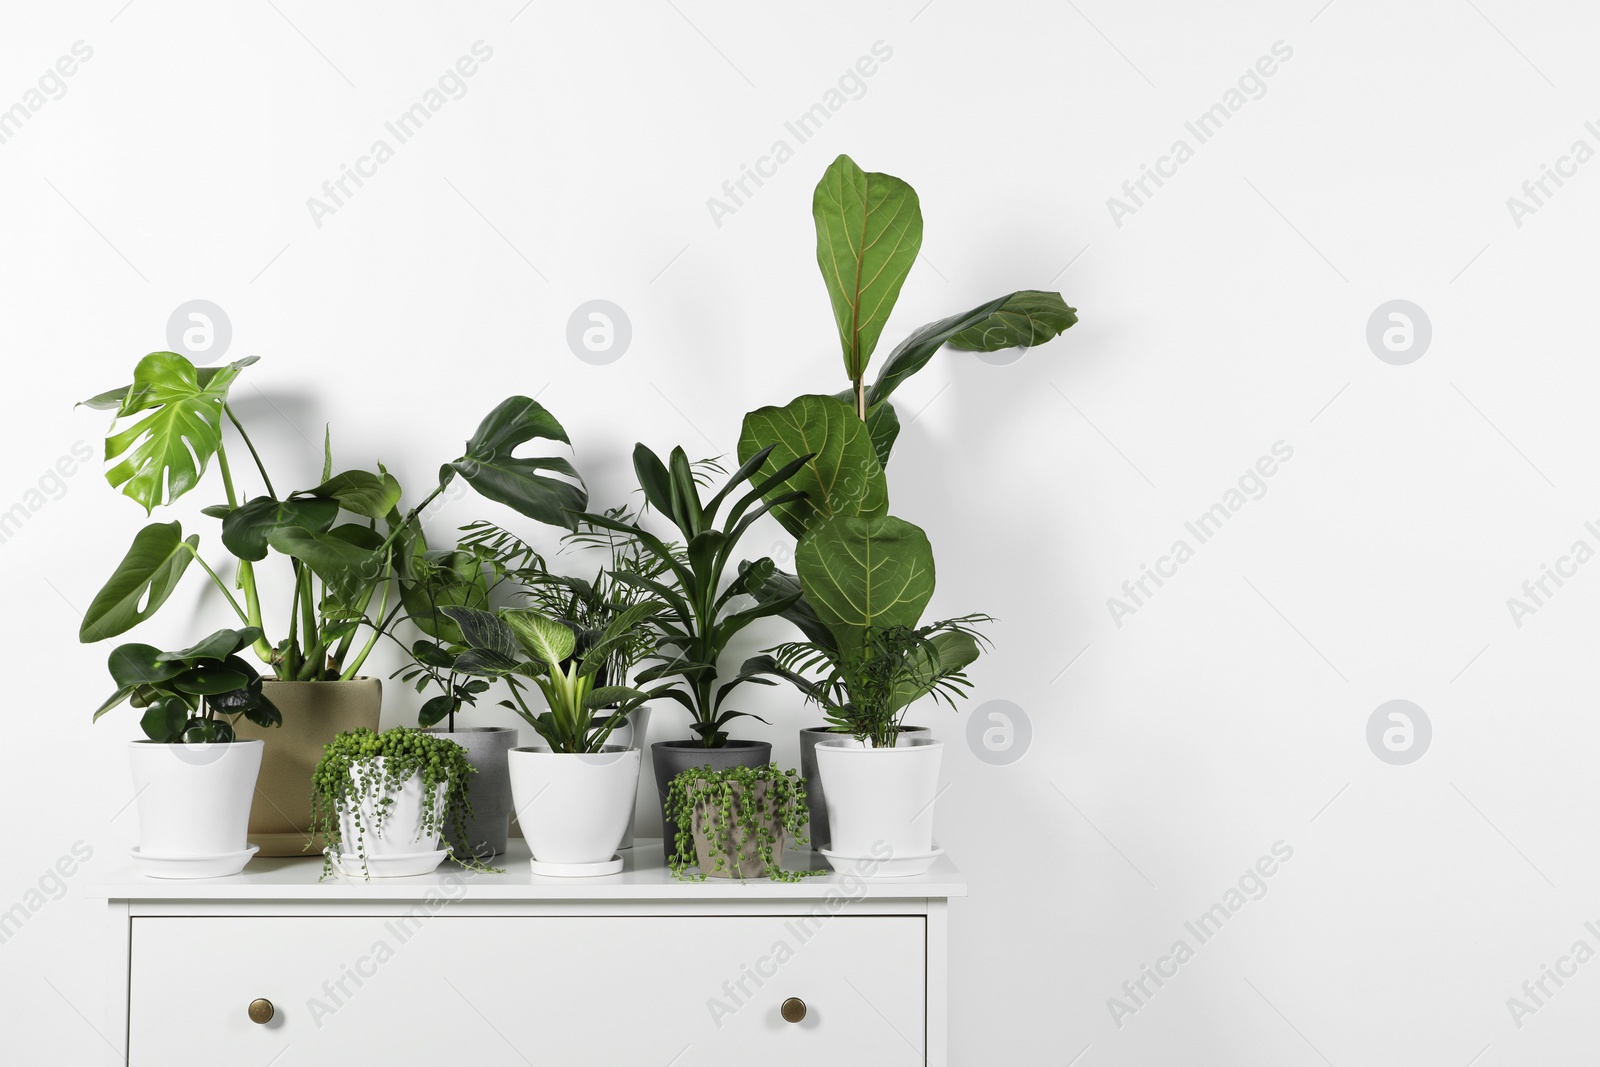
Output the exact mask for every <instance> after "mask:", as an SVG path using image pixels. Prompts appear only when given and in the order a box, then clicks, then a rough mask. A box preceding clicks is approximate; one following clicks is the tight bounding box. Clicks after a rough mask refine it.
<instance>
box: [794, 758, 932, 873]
mask: <svg viewBox="0 0 1600 1067" xmlns="http://www.w3.org/2000/svg"><path fill="white" fill-rule="evenodd" d="M943 755H944V742H943V741H935V740H933V739H932V738H928V737H907V736H903V735H902V736H901V738H900V743H899V744H897V745H896V746H895V747H894V748H868V747H867V746H866V745H864V744H863V743H861V742H860V741H857V740H855V739H854V738H850V737H842V738H838V739H835V740H827V741H823V742H821V743H820V744H818V745H817V773H818V774H819V775H820V776H821V777H822V786H823V793H824V796H825V798H826V800H827V805H828V828H829V830H830V831H831V833H832V835H833V842H832V851H834V852H836V853H838V854H839V855H840V856H852V857H861V856H881V855H882V854H883V849H884V848H885V847H887V848H888V849H889V850H891V854H892V855H896V856H920V855H926V854H928V853H930V852H932V851H933V808H934V800H935V799H937V797H938V795H939V761H940V759H941V758H942V757H943Z"/></svg>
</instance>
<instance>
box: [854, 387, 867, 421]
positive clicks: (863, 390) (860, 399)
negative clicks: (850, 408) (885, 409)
mask: <svg viewBox="0 0 1600 1067" xmlns="http://www.w3.org/2000/svg"><path fill="white" fill-rule="evenodd" d="M855 385H856V415H857V417H858V418H860V419H861V421H862V422H866V421H867V385H866V379H865V378H857V379H856V381H855Z"/></svg>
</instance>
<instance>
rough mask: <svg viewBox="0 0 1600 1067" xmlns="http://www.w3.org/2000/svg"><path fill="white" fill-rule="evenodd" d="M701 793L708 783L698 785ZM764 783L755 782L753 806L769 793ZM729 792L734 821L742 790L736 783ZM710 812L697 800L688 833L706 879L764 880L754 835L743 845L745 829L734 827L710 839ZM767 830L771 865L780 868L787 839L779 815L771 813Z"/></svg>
mask: <svg viewBox="0 0 1600 1067" xmlns="http://www.w3.org/2000/svg"><path fill="white" fill-rule="evenodd" d="M701 788H702V789H709V788H710V786H709V784H707V783H701ZM771 788H772V787H771V785H770V784H769V783H767V782H757V783H756V787H755V796H756V802H757V803H760V802H761V800H762V799H763V798H765V796H766V795H767V792H768V791H769V790H770V789H771ZM728 789H729V792H730V793H732V795H733V801H732V803H733V805H734V810H735V816H734V818H735V820H736V819H737V817H738V816H737V811H738V808H739V805H740V804H741V803H742V801H741V799H740V797H741V794H743V793H744V786H742V785H740V784H739V783H738V782H732V783H729V785H728ZM711 821H712V820H711V811H710V805H709V803H708V802H707V801H704V800H697V801H695V805H694V820H693V825H692V826H691V827H690V829H689V832H690V834H692V835H693V837H694V855H695V864H696V866H698V867H699V868H700V871H701V873H702V874H704V875H705V876H706V877H707V878H737V879H739V880H740V881H741V882H742V881H744V880H745V879H747V878H766V877H767V865H766V863H765V862H763V861H762V859H761V847H760V844H759V842H758V841H757V839H756V836H755V834H754V833H751V834H749V835H748V839H747V840H745V841H744V842H743V843H742V844H741V842H740V838H741V837H745V836H746V835H745V833H744V829H743V827H741V826H738V825H734V826H731V827H729V828H728V829H726V830H723V831H721V832H719V833H716V834H714V835H713V833H712V830H711V826H710V823H711ZM767 829H768V831H769V832H770V833H771V834H772V836H773V838H774V840H773V842H772V865H773V866H774V867H781V866H783V849H784V846H785V845H786V844H787V843H788V842H787V841H786V840H785V838H786V837H787V836H788V835H786V834H785V833H784V830H783V817H782V815H781V814H780V813H778V812H773V814H772V818H771V819H770V820H768V823H767ZM713 840H714V843H715V844H716V855H717V856H719V857H720V858H721V860H722V864H723V865H722V868H721V869H720V870H719V869H718V868H717V860H716V859H715V858H713V852H712V847H711V846H712V844H713Z"/></svg>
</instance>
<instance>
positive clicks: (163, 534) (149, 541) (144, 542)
mask: <svg viewBox="0 0 1600 1067" xmlns="http://www.w3.org/2000/svg"><path fill="white" fill-rule="evenodd" d="M199 544H200V536H199V535H198V534H194V535H192V536H190V537H189V538H188V539H187V540H185V539H184V536H183V527H182V526H181V525H180V524H178V523H176V522H155V523H151V524H150V525H149V526H146V527H145V528H144V529H142V530H140V531H139V532H138V533H137V534H136V535H134V538H133V544H132V545H131V546H130V547H129V548H128V554H127V555H125V556H123V557H122V562H121V563H118V564H117V569H116V570H115V571H113V572H112V574H111V577H110V578H109V579H108V580H107V581H106V584H105V586H104V587H103V588H102V589H101V590H100V592H98V593H96V594H95V596H94V600H92V601H90V603H89V610H88V611H86V612H84V614H83V624H82V625H81V626H79V627H78V640H79V641H82V642H84V643H86V644H87V643H90V642H93V641H103V640H105V639H106V638H108V637H115V636H117V635H118V634H120V633H125V632H126V631H128V630H131V629H132V628H133V627H135V626H137V625H138V624H139V623H141V622H143V621H144V620H146V619H148V618H149V617H150V616H152V615H154V614H155V613H156V609H158V608H160V607H161V605H162V604H165V603H166V602H167V598H168V597H169V596H171V595H172V591H173V589H175V588H177V585H178V579H179V578H181V577H183V572H184V569H185V568H186V567H188V566H189V561H190V560H192V559H194V550H195V548H196V547H197V546H198V545H199Z"/></svg>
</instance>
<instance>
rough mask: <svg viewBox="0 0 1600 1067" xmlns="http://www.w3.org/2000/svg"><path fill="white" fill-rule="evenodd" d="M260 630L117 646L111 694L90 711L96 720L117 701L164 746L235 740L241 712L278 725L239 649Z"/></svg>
mask: <svg viewBox="0 0 1600 1067" xmlns="http://www.w3.org/2000/svg"><path fill="white" fill-rule="evenodd" d="M260 636H261V632H260V631H259V630H256V629H253V628H251V627H245V628H244V629H242V630H218V631H217V632H216V633H214V634H211V635H210V636H209V637H207V638H205V640H203V641H200V642H198V643H196V644H194V645H191V646H190V647H188V648H185V649H180V650H178V651H176V652H162V651H161V650H160V649H158V648H156V647H154V646H153V645H143V644H125V645H118V646H117V647H116V648H115V649H113V650H112V652H111V657H110V659H109V660H108V661H107V664H106V666H107V668H108V669H109V670H110V672H111V680H112V681H113V682H115V683H116V686H117V689H116V692H114V693H112V694H111V695H110V696H109V697H107V698H106V700H105V702H104V703H102V704H101V705H100V707H99V708H97V709H96V710H95V713H94V717H95V721H96V722H98V721H99V719H100V716H102V715H104V714H105V713H106V712H108V711H110V710H111V709H112V708H115V707H117V706H118V705H119V704H122V703H123V702H124V701H127V702H129V703H131V704H132V705H133V706H134V707H135V708H140V709H143V711H144V715H143V717H142V718H141V719H140V726H141V727H143V729H144V733H145V736H146V737H148V738H149V739H150V740H152V741H157V742H161V743H163V744H191V745H194V744H208V743H214V742H227V741H232V740H233V739H234V731H233V724H234V723H235V722H236V721H238V718H239V716H240V715H243V716H244V717H245V718H247V719H249V720H250V721H251V722H253V723H255V724H256V725H257V726H261V727H269V726H278V725H280V724H281V723H282V722H283V716H282V715H281V714H280V713H279V711H278V709H277V707H276V706H275V705H274V704H273V703H272V701H271V700H269V699H268V698H267V696H266V694H265V693H263V692H262V691H261V678H260V676H259V675H257V674H256V671H255V668H254V667H252V666H250V664H248V663H246V662H245V661H244V660H243V659H241V658H240V657H239V655H238V653H239V652H241V651H243V650H244V649H246V648H248V647H249V646H250V645H251V643H253V642H254V641H255V640H256V639H257V638H259V637H260Z"/></svg>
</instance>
